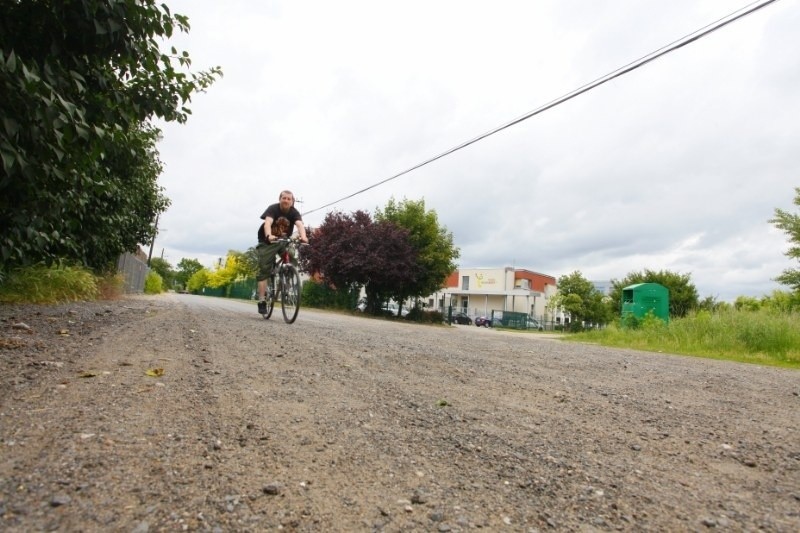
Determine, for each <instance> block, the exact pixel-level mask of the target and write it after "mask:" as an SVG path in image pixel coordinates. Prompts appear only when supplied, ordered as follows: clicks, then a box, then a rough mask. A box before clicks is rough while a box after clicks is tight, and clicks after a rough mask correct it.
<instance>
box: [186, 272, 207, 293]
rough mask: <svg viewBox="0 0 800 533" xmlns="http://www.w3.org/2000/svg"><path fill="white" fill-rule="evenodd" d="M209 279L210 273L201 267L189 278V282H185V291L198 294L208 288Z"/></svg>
mask: <svg viewBox="0 0 800 533" xmlns="http://www.w3.org/2000/svg"><path fill="white" fill-rule="evenodd" d="M210 278H211V272H210V271H209V270H208V269H207V268H205V267H203V268H201V269H200V270H198V271H197V272H195V273H193V274H192V275H191V276H190V277H189V280H188V281H187V282H186V289H187V290H188V291H189V292H194V293H197V292H200V291H201V290H202V289H203V287H210V285H209V279H210Z"/></svg>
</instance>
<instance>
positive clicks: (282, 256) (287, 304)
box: [261, 239, 304, 324]
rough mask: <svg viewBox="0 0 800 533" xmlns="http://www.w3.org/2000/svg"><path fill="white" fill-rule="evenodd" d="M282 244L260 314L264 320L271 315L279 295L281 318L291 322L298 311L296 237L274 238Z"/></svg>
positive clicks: (268, 282)
mask: <svg viewBox="0 0 800 533" xmlns="http://www.w3.org/2000/svg"><path fill="white" fill-rule="evenodd" d="M273 242H279V243H283V244H284V246H283V247H282V248H281V250H280V251H279V252H278V255H277V257H276V258H275V267H274V268H273V270H272V275H271V276H270V277H269V279H268V280H267V295H266V296H267V309H266V311H265V312H264V313H263V314H262V315H261V316H263V317H264V320H268V319H269V317H271V316H272V310H273V308H274V307H275V303H276V302H277V301H278V298H279V297H280V301H281V311H282V312H283V320H284V322H286V323H287V324H291V323H293V322H294V321H295V320H296V319H297V314H298V313H299V312H300V274H299V273H298V271H297V266H296V259H295V258H296V257H297V245H298V244H304V243H299V241H298V240H297V239H275V240H274V241H273Z"/></svg>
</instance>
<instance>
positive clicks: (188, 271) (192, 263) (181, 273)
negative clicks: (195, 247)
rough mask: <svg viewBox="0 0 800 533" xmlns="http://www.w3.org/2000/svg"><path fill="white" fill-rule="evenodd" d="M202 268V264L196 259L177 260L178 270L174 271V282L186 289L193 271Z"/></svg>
mask: <svg viewBox="0 0 800 533" xmlns="http://www.w3.org/2000/svg"><path fill="white" fill-rule="evenodd" d="M200 270H203V265H201V264H200V261H198V260H197V259H185V258H184V259H181V260H180V261H178V270H177V271H176V272H175V283H176V284H177V285H178V286H180V287H182V288H184V289H187V290H190V289H189V286H188V283H189V279H190V278H191V277H192V276H193V275H194V273H195V272H199V271H200Z"/></svg>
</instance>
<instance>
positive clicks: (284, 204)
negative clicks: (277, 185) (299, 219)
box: [278, 191, 294, 213]
mask: <svg viewBox="0 0 800 533" xmlns="http://www.w3.org/2000/svg"><path fill="white" fill-rule="evenodd" d="M278 202H279V203H280V204H281V211H283V212H284V213H285V212H287V211H288V210H289V208H290V207H293V206H294V194H292V191H281V194H280V196H278Z"/></svg>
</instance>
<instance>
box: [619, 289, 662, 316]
mask: <svg viewBox="0 0 800 533" xmlns="http://www.w3.org/2000/svg"><path fill="white" fill-rule="evenodd" d="M650 311H652V312H653V315H655V316H656V317H657V318H660V319H661V320H663V321H664V322H669V289H667V288H666V287H664V286H663V285H660V284H658V283H637V284H636V285H628V286H627V287H625V288H624V289H622V319H623V320H624V319H625V317H626V316H628V315H633V316H634V317H636V318H638V319H641V318H644V317H645V316H646V315H647V313H649V312H650Z"/></svg>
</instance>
